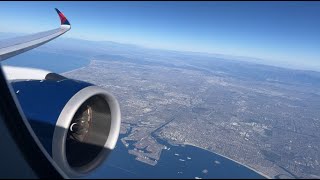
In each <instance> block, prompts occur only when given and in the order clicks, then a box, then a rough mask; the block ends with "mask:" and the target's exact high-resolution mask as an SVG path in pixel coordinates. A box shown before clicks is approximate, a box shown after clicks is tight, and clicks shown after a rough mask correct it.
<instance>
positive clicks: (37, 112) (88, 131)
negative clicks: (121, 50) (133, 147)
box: [0, 9, 121, 178]
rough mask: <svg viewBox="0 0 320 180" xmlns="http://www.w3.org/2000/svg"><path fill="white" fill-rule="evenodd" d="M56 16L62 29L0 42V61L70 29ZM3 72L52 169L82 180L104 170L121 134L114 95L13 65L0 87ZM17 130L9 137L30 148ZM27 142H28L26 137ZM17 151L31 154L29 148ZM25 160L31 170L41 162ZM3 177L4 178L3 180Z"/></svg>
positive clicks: (2, 70)
mask: <svg viewBox="0 0 320 180" xmlns="http://www.w3.org/2000/svg"><path fill="white" fill-rule="evenodd" d="M56 11H57V13H58V15H59V17H60V20H61V25H60V27H59V28H57V29H53V30H50V31H45V32H41V33H37V34H32V35H28V36H23V37H18V38H12V39H8V40H4V41H1V42H0V61H3V60H6V59H8V58H10V57H13V56H15V55H18V54H20V53H23V52H25V51H28V50H31V49H33V48H36V47H38V46H40V45H42V44H45V43H47V42H49V41H51V40H53V39H54V38H57V37H59V36H61V35H62V34H64V33H66V32H67V31H68V30H70V29H71V26H70V23H69V21H68V20H67V18H66V17H65V16H64V15H63V14H62V13H61V12H60V11H59V10H58V9H56ZM44 61H45V59H44ZM0 65H1V64H0ZM2 73H4V75H5V76H6V80H7V82H6V83H8V85H9V84H10V85H11V86H8V89H9V90H10V91H11V95H12V99H13V100H14V101H15V105H16V107H17V108H18V109H19V110H21V111H22V112H23V113H20V115H21V117H22V118H23V119H26V120H27V121H28V123H25V127H26V128H28V130H29V133H30V134H31V135H32V137H31V138H33V139H34V141H35V142H36V143H37V144H38V146H39V148H40V150H41V151H42V152H43V155H45V157H46V158H47V159H48V160H49V161H50V162H54V163H52V164H53V165H57V166H55V167H56V169H57V170H62V172H61V173H60V175H61V176H63V177H71V178H73V177H84V176H87V175H89V174H91V173H93V172H94V171H93V170H94V169H96V168H98V167H100V166H101V165H102V163H103V161H104V160H105V159H106V158H107V157H108V155H109V154H110V153H111V151H112V150H113V149H114V148H115V146H116V143H117V140H118V137H119V133H120V124H121V113H120V106H119V104H118V101H117V99H116V98H115V97H114V96H113V95H112V94H111V93H109V92H107V91H106V90H105V89H103V88H101V87H98V86H96V85H94V84H91V83H87V82H83V81H80V80H74V79H69V78H66V77H64V76H61V75H59V74H56V73H51V72H49V71H45V70H41V69H34V68H28V67H13V66H4V67H0V87H1V76H2ZM1 90H5V88H3V87H1V88H0V125H1V123H2V117H1V112H2V109H1V108H2V106H1V105H3V104H4V103H5V102H7V101H5V100H6V99H5V98H6V97H7V96H6V95H5V94H2V91H1ZM9 93H10V92H9ZM5 112H6V113H7V114H8V113H14V115H16V113H15V111H10V110H8V108H7V109H5ZM14 115H13V116H14ZM11 119H12V118H11ZM5 120H6V121H5V122H4V123H6V124H7V125H10V126H12V124H17V125H19V122H18V120H17V122H8V121H9V118H6V119H5ZM14 128H15V129H14V130H15V131H14V132H12V131H11V132H12V133H11V134H13V135H15V134H19V135H18V136H19V137H20V139H16V140H15V141H16V143H17V144H19V140H20V144H19V145H20V146H19V147H26V146H28V145H29V144H21V136H22V135H23V134H21V133H20V132H19V131H17V129H21V130H23V127H22V128H19V127H14ZM31 128H32V129H31ZM0 130H1V128H0ZM15 136H17V135H15ZM24 137H25V138H26V139H27V138H28V137H27V135H25V136H24ZM37 137H38V138H37ZM29 139H30V136H29ZM22 141H23V137H22ZM25 143H28V142H27V141H26V142H25ZM31 143H32V142H30V145H31ZM33 143H34V142H33ZM2 146H3V145H2V144H1V147H2ZM28 147H30V146H28ZM2 149H3V148H2ZM19 149H20V151H24V152H26V151H27V149H26V148H23V149H22V148H19ZM31 149H32V148H31ZM29 150H30V148H29ZM35 152H36V150H35ZM0 153H1V151H0ZM12 154H14V152H12ZM24 155H25V157H26V159H28V160H29V161H28V163H29V165H30V166H32V165H34V164H35V163H36V162H37V161H36V160H35V161H33V157H34V158H37V155H34V156H33V157H30V156H29V155H30V154H28V152H26V153H24ZM42 158H43V156H42ZM50 158H52V160H53V161H51V160H50ZM39 159H40V158H39ZM0 164H1V163H0ZM39 165H40V163H38V165H36V167H34V166H32V168H35V171H37V170H39V169H41V168H42V167H41V166H39ZM0 167H1V166H0ZM48 167H52V166H48ZM59 172H60V171H59ZM37 174H39V173H37ZM1 175H2V173H0V177H1ZM43 176H44V177H47V176H52V177H59V174H52V173H51V174H50V171H49V172H47V171H42V172H40V177H43Z"/></svg>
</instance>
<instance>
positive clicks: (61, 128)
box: [52, 86, 121, 177]
mask: <svg viewBox="0 0 320 180" xmlns="http://www.w3.org/2000/svg"><path fill="white" fill-rule="evenodd" d="M95 95H100V96H102V97H103V98H104V99H105V100H106V101H107V103H108V105H109V108H110V112H111V126H110V131H109V135H108V140H107V141H106V143H105V144H104V149H103V150H102V151H103V152H100V154H99V155H98V156H100V157H97V158H96V159H95V160H94V162H92V164H91V168H89V169H87V170H82V171H78V170H76V169H74V168H73V167H71V166H70V165H69V163H68V161H67V158H66V146H65V143H66V137H67V133H68V130H69V129H68V128H69V126H70V123H71V121H72V119H73V117H74V114H75V113H76V112H77V110H78V108H79V107H80V106H81V105H82V104H83V103H84V102H85V101H86V100H88V99H89V98H90V97H92V96H95ZM120 123H121V113H120V107H119V103H118V101H117V100H116V98H115V97H114V96H113V95H111V94H110V93H108V92H107V91H106V90H104V89H102V88H100V87H97V86H88V87H86V88H83V89H82V90H80V91H79V92H77V93H76V94H75V95H74V96H73V97H72V98H71V99H70V100H69V101H68V102H67V104H66V105H65V106H64V108H63V110H62V111H61V113H60V115H59V118H58V120H57V123H56V128H55V129H54V133H53V140H52V158H53V160H54V161H55V162H56V163H57V165H58V166H59V167H60V168H61V169H62V170H63V171H64V172H65V173H66V174H67V175H68V176H70V177H80V176H84V175H86V174H87V173H89V171H91V170H93V169H95V168H96V167H98V166H99V165H100V164H101V163H102V162H103V160H104V157H105V156H106V153H108V152H110V151H111V150H113V149H114V147H115V145H116V142H117V139H118V136H119V133H120Z"/></svg>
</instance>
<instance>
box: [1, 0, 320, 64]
mask: <svg viewBox="0 0 320 180" xmlns="http://www.w3.org/2000/svg"><path fill="white" fill-rule="evenodd" d="M0 4H1V11H0V18H1V24H0V28H1V30H0V31H2V32H27V33H32V32H37V31H43V30H49V29H52V28H55V27H56V26H57V25H58V24H59V20H58V18H57V15H56V14H55V11H54V8H55V7H57V8H59V9H60V10H61V11H62V12H63V13H64V14H65V15H66V16H67V17H68V19H69V21H70V23H71V24H72V30H71V31H70V32H68V33H67V34H65V35H64V37H73V38H79V39H87V40H107V41H115V42H122V43H131V44H137V45H142V46H145V47H151V48H162V49H172V50H185V51H195V52H209V53H221V54H228V55H238V56H249V57H257V58H262V59H264V60H265V61H266V62H271V63H274V64H277V63H279V64H281V63H282V64H288V66H289V65H290V66H296V67H301V68H306V69H318V70H320V2H0Z"/></svg>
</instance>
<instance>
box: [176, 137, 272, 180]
mask: <svg viewBox="0 0 320 180" xmlns="http://www.w3.org/2000/svg"><path fill="white" fill-rule="evenodd" d="M182 145H189V146H194V147H197V148H200V149H203V150H206V151H209V150H207V149H204V148H203V147H199V146H197V145H194V144H191V143H183V144H182ZM209 152H212V151H209ZM212 153H215V154H217V155H219V156H221V157H224V158H226V159H228V160H231V161H233V162H235V163H237V164H240V165H242V166H244V167H246V168H248V169H250V170H252V171H254V172H255V173H257V174H259V175H261V176H263V177H265V178H266V179H272V178H271V177H269V176H267V175H266V174H263V173H262V172H259V171H257V170H255V169H253V168H252V167H250V166H248V165H245V164H243V163H241V162H239V161H237V160H234V159H231V158H229V157H227V156H225V155H222V154H220V153H217V152H212Z"/></svg>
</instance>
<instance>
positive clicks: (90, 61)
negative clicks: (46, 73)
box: [60, 60, 93, 75]
mask: <svg viewBox="0 0 320 180" xmlns="http://www.w3.org/2000/svg"><path fill="white" fill-rule="evenodd" d="M92 61H93V60H89V64H87V65H85V66H83V67H80V68H76V69H73V70H70V71H66V72H63V73H60V74H61V75H64V74H67V73H71V72H73V71H77V70H80V69H83V68H86V67H88V66H90V65H91V63H92Z"/></svg>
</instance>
